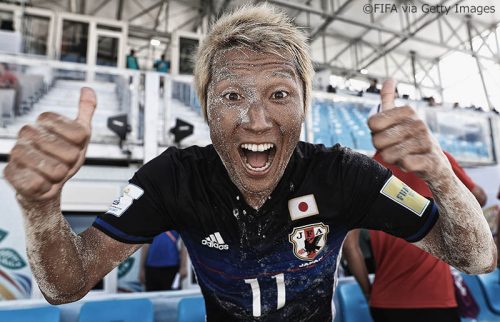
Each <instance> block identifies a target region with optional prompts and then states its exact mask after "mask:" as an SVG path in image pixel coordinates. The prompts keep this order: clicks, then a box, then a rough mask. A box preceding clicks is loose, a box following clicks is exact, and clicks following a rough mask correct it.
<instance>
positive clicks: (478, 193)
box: [471, 185, 488, 207]
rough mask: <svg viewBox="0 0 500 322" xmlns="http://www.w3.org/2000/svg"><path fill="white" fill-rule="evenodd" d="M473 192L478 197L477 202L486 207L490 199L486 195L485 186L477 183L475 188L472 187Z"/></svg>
mask: <svg viewBox="0 0 500 322" xmlns="http://www.w3.org/2000/svg"><path fill="white" fill-rule="evenodd" d="M471 192H472V194H473V195H474V197H475V198H476V200H477V202H479V205H480V206H481V207H484V206H485V205H486V201H488V196H487V195H486V192H484V190H483V188H481V187H480V186H478V185H475V186H474V188H472V190H471Z"/></svg>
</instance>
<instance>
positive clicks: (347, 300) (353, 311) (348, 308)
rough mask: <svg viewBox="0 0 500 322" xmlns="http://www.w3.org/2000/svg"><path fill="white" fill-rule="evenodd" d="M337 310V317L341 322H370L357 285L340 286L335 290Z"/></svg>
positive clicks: (366, 305)
mask: <svg viewBox="0 0 500 322" xmlns="http://www.w3.org/2000/svg"><path fill="white" fill-rule="evenodd" d="M337 292H338V299H339V308H338V312H337V315H339V317H340V321H342V322H370V321H372V317H371V315H370V309H369V308H368V303H367V302H366V299H365V297H364V296H363V292H362V291H361V287H360V286H359V284H358V283H346V284H340V285H339V286H338V288H337Z"/></svg>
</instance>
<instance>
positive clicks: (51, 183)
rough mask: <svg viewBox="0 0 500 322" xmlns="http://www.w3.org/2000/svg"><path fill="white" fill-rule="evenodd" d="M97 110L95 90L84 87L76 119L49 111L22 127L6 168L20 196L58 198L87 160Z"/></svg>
mask: <svg viewBox="0 0 500 322" xmlns="http://www.w3.org/2000/svg"><path fill="white" fill-rule="evenodd" d="M95 107H96V96H95V93H94V91H93V90H92V89H90V88H86V87H84V88H82V89H81V92H80V102H79V107H78V116H77V117H76V119H74V120H72V119H69V118H67V117H64V116H61V115H59V114H56V113H52V112H45V113H42V114H40V116H39V117H38V119H37V121H36V123H35V124H34V125H25V126H23V127H22V128H21V130H20V131H19V135H18V139H17V142H16V145H15V146H14V148H13V149H12V151H11V153H10V159H9V163H8V164H7V166H6V167H5V169H4V175H5V178H6V179H7V180H8V181H9V182H10V184H11V185H12V186H13V187H14V189H15V190H16V192H17V194H18V196H20V197H22V199H23V200H25V201H45V200H51V199H55V198H58V196H59V194H60V191H61V189H62V187H63V185H64V183H65V182H66V181H68V180H69V179H70V178H71V177H72V176H73V175H74V174H75V173H76V172H77V171H78V170H79V169H80V167H81V166H82V164H83V162H84V160H85V152H86V150H87V145H88V143H89V140H90V134H91V122H92V115H93V114H94V110H95Z"/></svg>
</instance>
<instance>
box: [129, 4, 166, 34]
mask: <svg viewBox="0 0 500 322" xmlns="http://www.w3.org/2000/svg"><path fill="white" fill-rule="evenodd" d="M120 1H122V0H120ZM165 3H166V1H165V0H162V1H161V5H160V7H159V8H158V12H157V13H156V17H155V24H154V26H153V29H154V30H156V29H158V25H159V24H160V15H161V12H162V11H163V6H164V5H165Z"/></svg>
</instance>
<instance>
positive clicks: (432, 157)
mask: <svg viewBox="0 0 500 322" xmlns="http://www.w3.org/2000/svg"><path fill="white" fill-rule="evenodd" d="M394 95H395V94H394V83H393V82H391V81H389V82H385V83H384V86H383V88H382V91H381V97H382V108H383V111H382V112H381V113H379V114H376V115H374V116H372V117H371V118H370V119H369V121H368V125H369V126H370V128H371V130H372V132H373V133H372V137H373V144H374V146H375V147H376V148H377V149H378V150H379V151H380V154H381V156H382V158H383V159H384V161H385V162H387V163H389V164H397V165H398V166H399V167H400V168H402V169H403V170H404V171H409V172H415V174H417V175H418V176H419V177H421V178H422V179H423V180H425V181H426V182H427V183H428V185H429V187H430V189H431V191H432V193H433V196H434V200H435V202H436V205H437V207H438V210H439V214H440V215H439V219H438V221H437V222H436V224H435V226H434V227H433V228H432V230H431V231H430V232H429V233H428V234H427V236H426V237H424V238H423V239H422V240H421V241H419V242H417V243H416V245H417V246H418V247H420V248H422V249H423V250H426V251H428V252H429V253H431V254H432V255H434V256H436V257H438V258H440V259H442V260H444V261H446V262H447V263H449V264H450V265H452V266H454V267H456V268H457V269H459V270H462V271H464V272H467V273H474V274H479V273H485V272H489V271H491V270H493V268H494V267H495V263H496V257H497V255H496V253H497V251H496V246H495V243H494V241H493V237H492V235H491V232H490V230H489V227H488V224H487V222H486V219H485V218H484V216H483V213H482V210H481V207H480V206H479V204H478V202H477V200H476V199H475V198H474V196H473V195H472V193H471V192H470V191H468V190H467V188H466V187H465V186H464V185H463V184H462V183H461V182H460V181H459V180H458V178H457V177H456V176H455V174H454V173H453V171H452V170H451V166H450V164H449V162H448V160H447V159H446V157H445V156H444V154H443V152H442V151H441V148H440V147H439V144H438V143H437V142H436V140H435V139H434V138H433V137H432V135H431V134H430V131H429V130H428V128H427V126H426V125H425V124H424V122H423V121H422V120H420V119H419V118H418V116H417V114H416V113H415V111H414V110H413V109H412V108H411V107H409V106H404V107H399V108H394Z"/></svg>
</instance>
